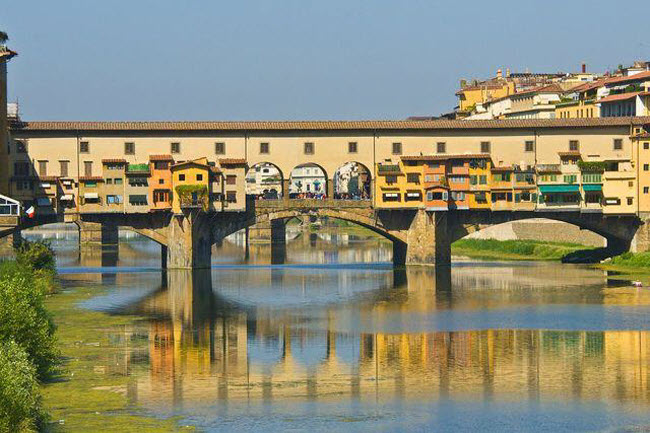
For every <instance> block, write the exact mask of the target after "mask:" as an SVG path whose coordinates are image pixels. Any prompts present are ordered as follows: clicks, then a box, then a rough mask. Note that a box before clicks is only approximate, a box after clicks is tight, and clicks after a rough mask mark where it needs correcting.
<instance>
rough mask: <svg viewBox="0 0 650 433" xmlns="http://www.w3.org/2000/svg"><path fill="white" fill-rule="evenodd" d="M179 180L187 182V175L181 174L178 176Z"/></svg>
mask: <svg viewBox="0 0 650 433" xmlns="http://www.w3.org/2000/svg"><path fill="white" fill-rule="evenodd" d="M178 180H180V181H181V182H182V181H184V180H185V175H184V174H179V175H178Z"/></svg>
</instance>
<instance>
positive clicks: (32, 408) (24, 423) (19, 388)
mask: <svg viewBox="0 0 650 433" xmlns="http://www.w3.org/2000/svg"><path fill="white" fill-rule="evenodd" d="M44 418H45V416H44V413H43V411H42V409H41V400H40V395H39V392H38V381H37V380H36V369H35V368H34V366H33V365H32V363H31V362H30V360H29V356H28V355H27V352H25V350H24V349H23V348H22V347H20V345H19V344H18V343H16V342H15V341H8V342H1V343H0V433H10V432H19V431H20V432H29V431H36V430H37V429H38V427H39V426H40V424H41V423H42V421H43V420H44Z"/></svg>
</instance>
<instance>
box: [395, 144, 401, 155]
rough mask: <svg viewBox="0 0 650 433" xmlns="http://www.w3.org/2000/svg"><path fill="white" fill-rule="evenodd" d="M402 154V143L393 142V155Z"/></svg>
mask: <svg viewBox="0 0 650 433" xmlns="http://www.w3.org/2000/svg"><path fill="white" fill-rule="evenodd" d="M401 154H402V143H393V155H401Z"/></svg>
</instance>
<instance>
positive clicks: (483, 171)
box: [468, 154, 492, 209]
mask: <svg viewBox="0 0 650 433" xmlns="http://www.w3.org/2000/svg"><path fill="white" fill-rule="evenodd" d="M491 168H492V160H491V159H490V155H488V154H485V155H476V157H475V158H472V159H470V161H469V189H470V191H472V192H473V193H472V194H468V205H469V208H470V209H490V177H491Z"/></svg>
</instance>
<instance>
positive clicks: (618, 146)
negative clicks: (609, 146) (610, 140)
mask: <svg viewBox="0 0 650 433" xmlns="http://www.w3.org/2000/svg"><path fill="white" fill-rule="evenodd" d="M614 150H623V140H621V139H620V138H615V139H614Z"/></svg>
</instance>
